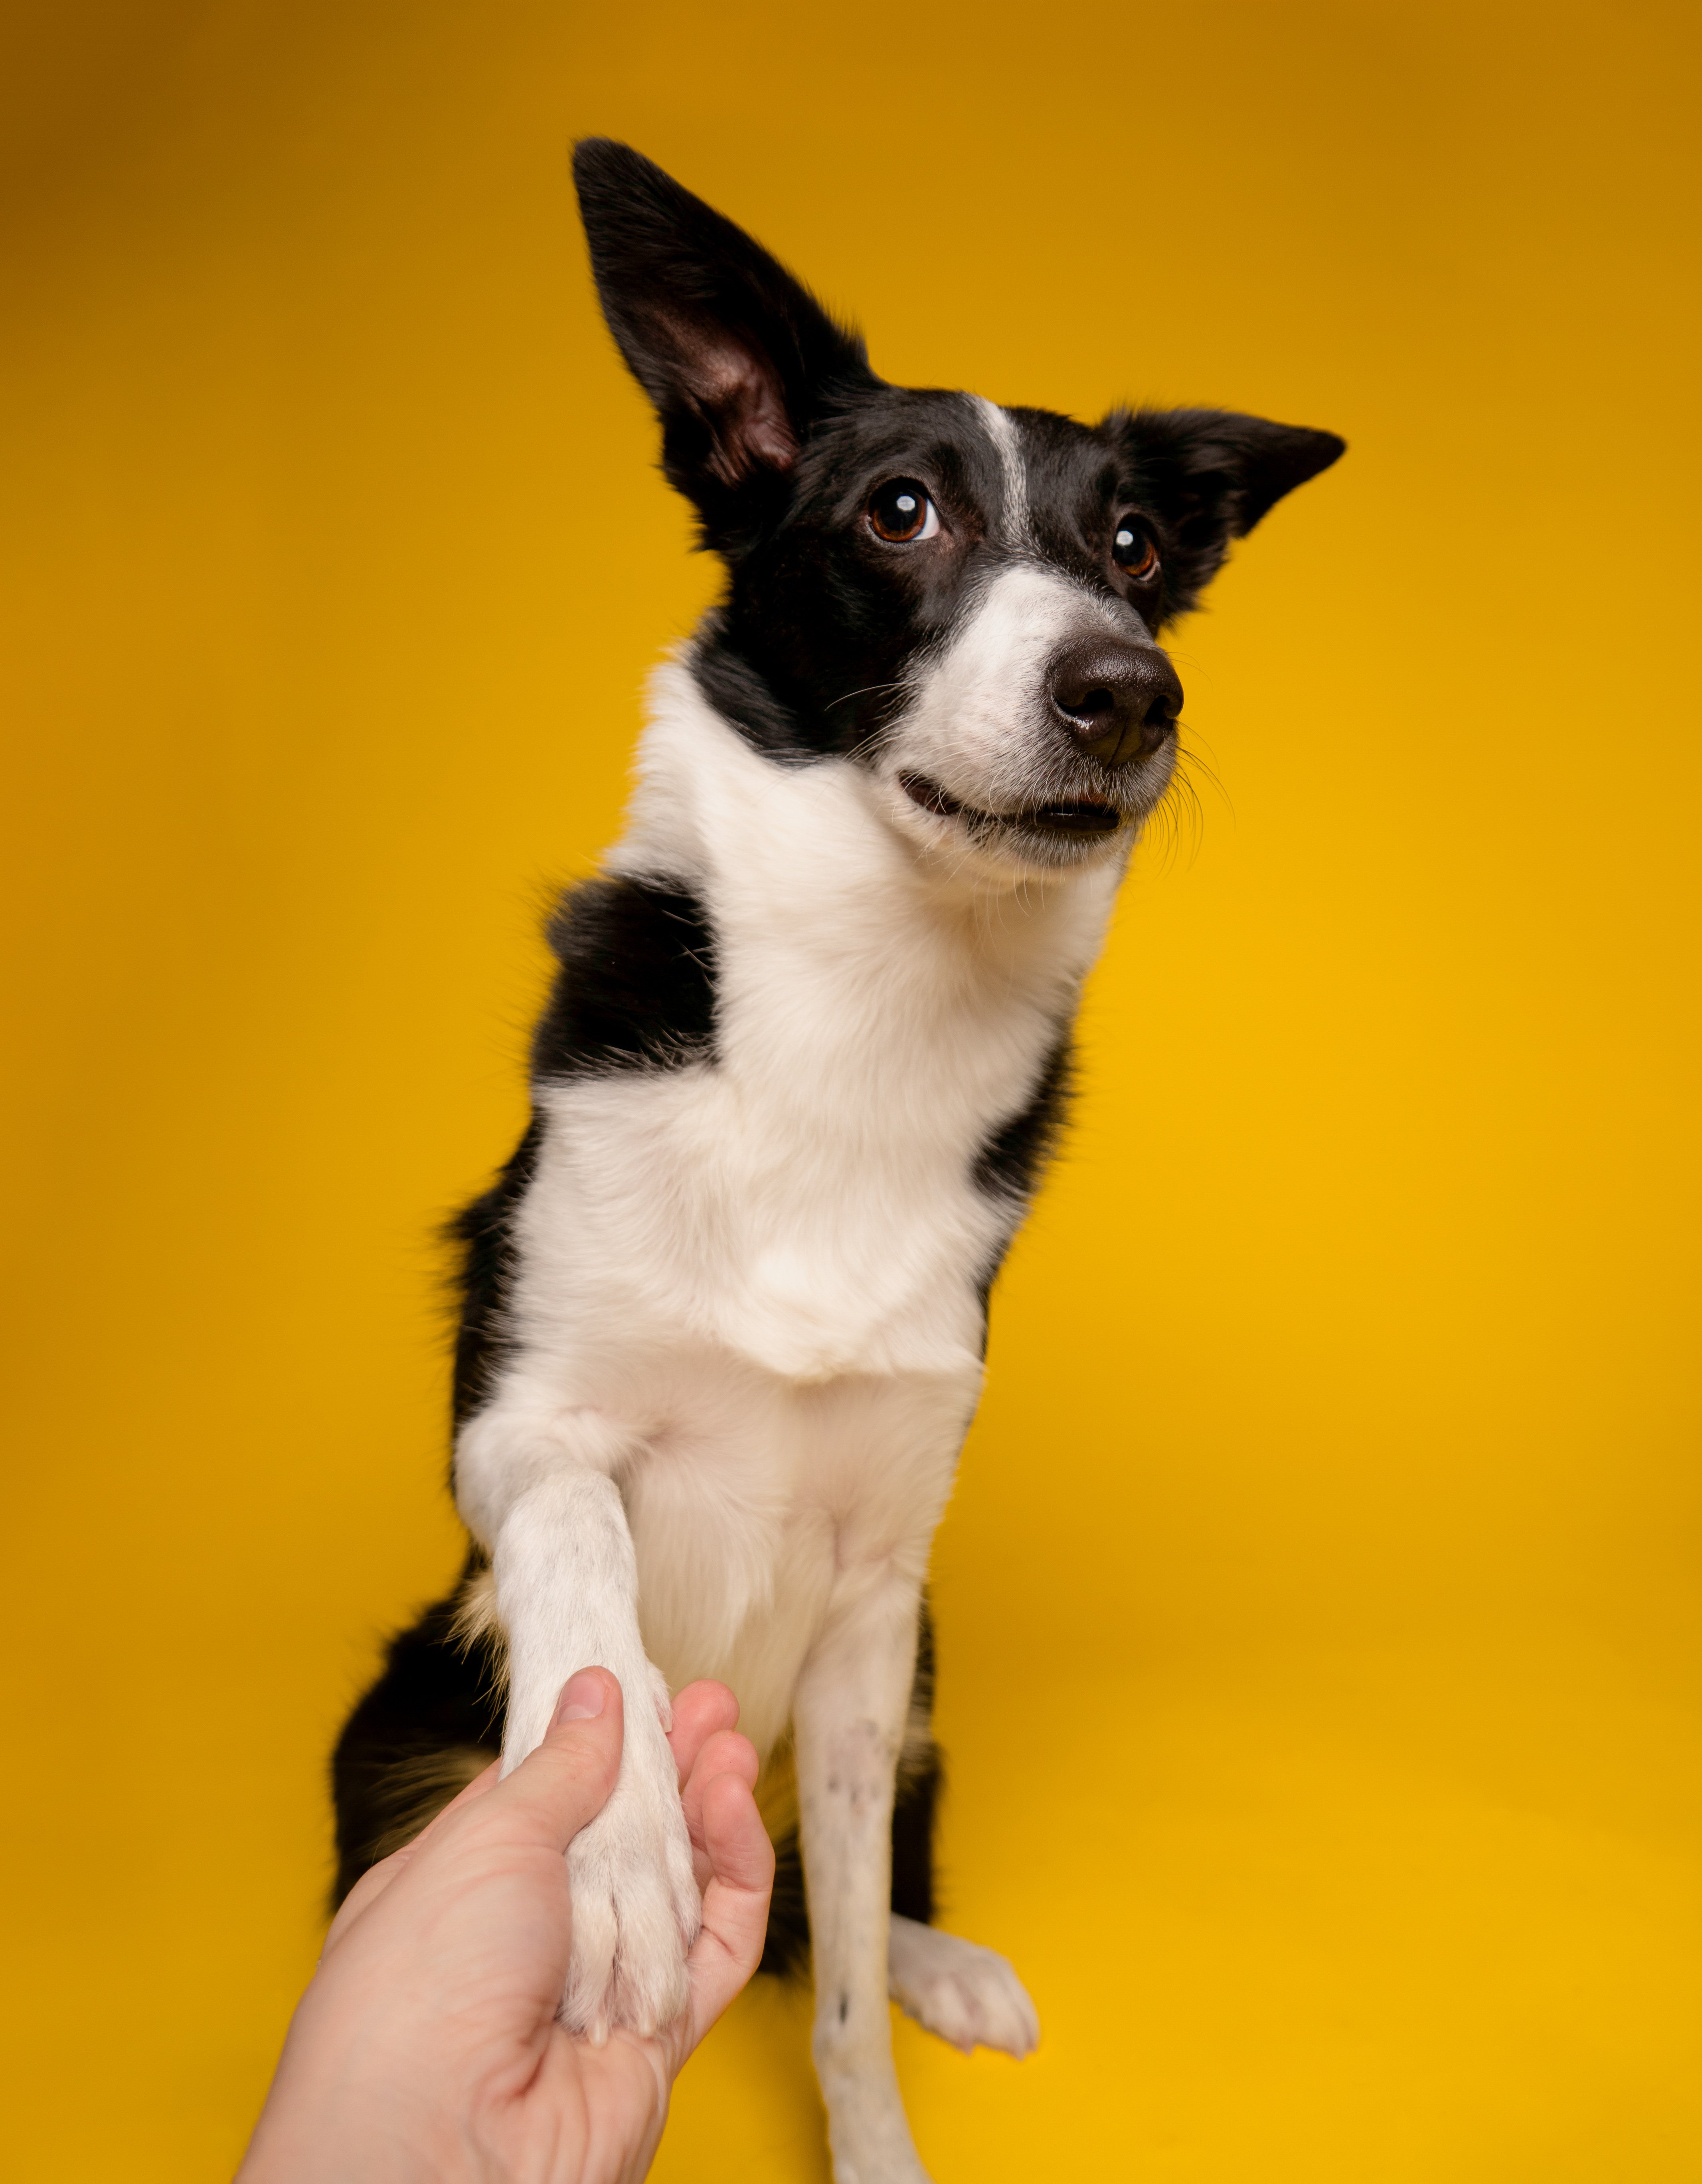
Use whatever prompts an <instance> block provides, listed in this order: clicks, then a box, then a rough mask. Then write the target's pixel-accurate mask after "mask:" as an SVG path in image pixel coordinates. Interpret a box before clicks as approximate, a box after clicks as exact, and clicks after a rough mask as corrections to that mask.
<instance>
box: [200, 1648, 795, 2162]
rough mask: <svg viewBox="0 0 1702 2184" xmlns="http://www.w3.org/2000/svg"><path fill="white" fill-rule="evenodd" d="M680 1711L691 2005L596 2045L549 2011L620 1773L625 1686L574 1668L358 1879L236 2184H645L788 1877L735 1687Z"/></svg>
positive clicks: (708, 1692)
mask: <svg viewBox="0 0 1702 2184" xmlns="http://www.w3.org/2000/svg"><path fill="white" fill-rule="evenodd" d="M673 1711H674V1727H673V1730H672V1731H671V1733H670V1737H669V1742H670V1745H671V1746H672V1747H673V1752H674V1758H675V1762H676V1765H677V1767H678V1769H679V1773H680V1781H681V1802H682V1803H683V1805H684V1808H685V1813H686V1821H687V1827H688V1829H689V1830H690V1834H691V1838H692V1858H693V1863H694V1865H695V1868H696V1871H697V1877H698V1886H700V1887H701V1888H702V1890H703V1892H704V1924H703V1931H702V1932H701V1934H700V1935H699V1936H698V1942H697V1944H696V1946H695V1947H693V1949H692V1953H691V1955H690V1957H689V1958H688V1959H687V1976H688V1979H689V1982H690V2001H689V2003H687V2009H686V2010H685V2012H684V2014H682V2015H681V2017H680V2018H678V2019H676V2021H675V2022H674V2023H673V2024H672V2025H668V2026H666V2027H665V2029H664V2030H663V2031H660V2032H659V2033H658V2034H656V2035H655V2036H653V2037H649V2038H641V2037H640V2036H638V2035H637V2034H636V2033H633V2032H631V2031H626V2030H625V2029H624V2028H617V2029H616V2030H615V2031H614V2032H612V2033H611V2034H610V2036H609V2040H608V2042H607V2044H606V2045H605V2046H603V2047H600V2048H593V2047H591V2046H589V2045H587V2043H586V2042H584V2041H581V2040H578V2039H575V2038H574V2037H572V2036H570V2034H568V2033H567V2032H565V2031H563V2029H562V2028H561V2026H560V2025H559V2024H558V2023H557V2022H556V2009H557V2006H558V2004H559V2002H560V1999H561V1994H562V1986H563V1982H564V1981H565V1978H566V1975H567V1966H568V1956H569V1947H570V1934H571V1915H572V1914H571V1905H570V1895H569V1891H568V1880H567V1864H566V1860H565V1857H564V1853H565V1850H566V1848H567V1846H568V1844H569V1843H570V1841H572V1839H573V1837H574V1836H575V1835H576V1834H577V1832H578V1831H579V1830H580V1829H581V1828H582V1827H583V1826H584V1825H586V1823H587V1821H588V1820H589V1819H592V1817H593V1815H594V1814H596V1813H598V1811H599V1810H600V1809H601V1808H602V1806H603V1803H604V1802H605V1800H606V1799H607V1798H608V1797H609V1793H610V1791H612V1790H613V1789H614V1787H615V1780H616V1777H617V1775H618V1774H619V1772H620V1749H621V1739H622V1730H623V1714H622V1707H621V1693H620V1684H619V1683H618V1682H617V1681H616V1680H615V1677H614V1676H613V1675H611V1674H609V1671H608V1670H607V1669H581V1670H580V1671H579V1673H578V1674H576V1676H573V1677H572V1678H570V1680H569V1682H568V1683H567V1685H566V1686H565V1689H564V1690H563V1691H562V1694H561V1698H560V1701H559V1704H558V1707H557V1709H556V1714H555V1719H554V1720H553V1722H552V1724H551V1725H550V1729H549V1732H548V1735H547V1736H546V1737H545V1738H544V1741H543V1742H542V1744H541V1745H540V1746H539V1747H537V1750H536V1751H535V1752H532V1753H531V1756H530V1757H529V1758H527V1759H526V1760H525V1761H524V1762H522V1763H521V1764H520V1766H519V1767H517V1768H516V1769H514V1773H513V1774H512V1775H509V1778H508V1780H506V1781H503V1782H498V1780H497V1773H498V1770H497V1769H496V1768H495V1767H494V1766H492V1767H491V1768H489V1769H487V1771H486V1772H485V1773H484V1774H483V1775H481V1776H480V1777H479V1779H478V1780H477V1781H476V1782H474V1783H472V1784H470V1786H468V1788H466V1789H465V1790H464V1791H462V1793H461V1795H460V1796H459V1797H457V1798H456V1799H455V1801H454V1802H453V1804H451V1805H449V1806H448V1807H446V1808H445V1809H444V1810H443V1811H442V1813H440V1814H438V1815H437V1819H435V1820H433V1821H432V1822H431V1825H430V1826H429V1827H428V1828H426V1829H425V1831H424V1832H423V1833H422V1834H421V1835H420V1836H418V1837H417V1838H416V1839H415V1841H413V1842H412V1843H410V1844H409V1845H408V1846H407V1847H406V1848H404V1849H403V1850H399V1851H397V1852H396V1853H393V1855H392V1856H391V1857H389V1858H386V1859H385V1860H384V1861H383V1863H382V1864H379V1865H375V1867H374V1868H373V1869H372V1870H371V1871H370V1873H368V1874H367V1875H364V1877H363V1879H362V1880H360V1881H359V1882H358V1883H357V1884H356V1886H355V1887H354V1888H353V1890H352V1891H351V1892H350V1894H349V1897H348V1902H347V1903H345V1904H344V1905H343V1907H342V1910H341V1911H339V1912H338V1914H337V1918H336V1919H335V1920H334V1921H333V1923H332V1925H331V1931H330V1934H329V1935H328V1936H327V1937H326V1940H325V1949H324V1953H322V1955H321V1957H320V1964H319V1969H318V1970H317V1971H316V1972H315V1973H314V1977H313V1980H312V1981H311V1982H310V1984H309V1987H308V1990H307V1992H306V1993H305V1994H304V1995H303V1997H302V2000H301V2002H300V2003H299V2005H298V2008H297V2010H296V2014H295V2017H294V2020H292V2024H291V2026H290V2031H289V2036H288V2038H287V2039H286V2042H285V2043H284V2052H283V2056H282V2059H281V2061H280V2063H279V2065H278V2070H277V2075H276V2076H275V2079H274V2080H273V2082H272V2089H271V2092H270V2094H269V2095H268V2097H267V2100H266V2105H265V2108H264V2111H263V2112H262V2114H261V2117H260V2120H259V2125H258V2126H257V2127H256V2130H255V2132H254V2137H253V2142H252V2144H251V2145H250V2147H249V2148H248V2157H247V2159H246V2160H245V2161H244V2162H243V2165H242V2169H241V2170H240V2171H239V2172H238V2184H308V2181H309V2180H311V2184H356V2180H359V2184H461V2181H462V2180H467V2184H471V2180H472V2179H475V2178H476V2179H478V2180H479V2184H498V2180H500V2184H637V2179H638V2178H640V2177H642V2176H643V2175H644V2173H645V2171H646V2170H648V2167H649V2165H650V2161H651V2159H652V2157H653V2155H654V2153H655V2150H656V2142H657V2141H658V2139H659V2137H661V2132H662V2125H663V2122H664V2120H665V2118H666V2115H667V2109H668V2094H669V2090H670V2087H671V2086H672V2084H673V2081H674V2079H675V2077H676V2075H678V2073H679V2070H680V2068H681V2064H683V2063H684V2062H685V2060H686V2058H687V2056H688V2055H689V2054H690V2053H691V2052H692V2049H693V2048H695V2047H696V2046H697V2044H698V2041H700V2040H701V2039H702V2038H703V2036H704V2033H705V2032H707V2031H709V2027H710V2025H713V2024H714V2023H715V2020H716V2018H717V2017H719V2016H720V2014H721V2012H722V2011H723V2010H724V2009H726V2006H727V2004H728V2003H730V2002H731V2000H732V1998H733V1997H734V1996H735V1995H736V1994H737V1992H738V1991H739V1989H740V1988H741V1987H742V1986H743V1985H744V1983H745V1981H747V1980H748V1978H749V1977H750V1975H751V1974H752V1972H753V1971H754V1970H755V1969H756V1965H757V1962H758V1959H759V1958H760V1956H761V1954H762V1945H763V1938H764V1935H765V1931H766V1927H767V1921H768V1899H769V1891H770V1886H772V1883H773V1879H774V1853H773V1851H772V1849H771V1848H770V1844H769V1840H768V1836H767V1834H766V1832H765V1830H764V1827H763V1825H762V1822H761V1819H759V1816H758V1814H757V1809H756V1804H755V1801H754V1798H753V1797H752V1795H751V1791H752V1788H753V1786H754V1784H755V1781H756V1775H757V1757H756V1753H755V1751H754V1749H753V1747H751V1745H750V1744H749V1743H748V1741H747V1740H746V1739H745V1738H743V1736H738V1735H737V1734H736V1732H735V1730H734V1726H733V1725H734V1724H735V1723H736V1722H737V1719H738V1705H737V1701H736V1700H735V1699H734V1697H733V1695H732V1693H731V1691H728V1690H727V1689H726V1685H722V1684H714V1683H697V1684H692V1685H688V1686H687V1688H686V1689H685V1690H684V1691H681V1693H680V1695H679V1697H677V1698H676V1700H675V1701H674V1709H673Z"/></svg>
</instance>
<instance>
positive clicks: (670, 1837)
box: [456, 1407, 701, 2043]
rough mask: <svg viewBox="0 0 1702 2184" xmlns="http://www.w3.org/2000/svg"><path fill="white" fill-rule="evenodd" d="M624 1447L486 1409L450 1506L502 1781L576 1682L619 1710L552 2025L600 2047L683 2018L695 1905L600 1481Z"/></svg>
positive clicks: (603, 1428)
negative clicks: (588, 1683)
mask: <svg viewBox="0 0 1702 2184" xmlns="http://www.w3.org/2000/svg"><path fill="white" fill-rule="evenodd" d="M626 1448H627V1444H626V1441H625V1440H623V1438H622V1437H621V1436H620V1434H619V1433H618V1430H617V1429H614V1428H613V1427H612V1426H611V1424H610V1422H609V1420H607V1419H606V1418H603V1417H602V1416H601V1415H600V1414H599V1413H597V1412H587V1411H572V1410H568V1411H565V1412H563V1411H558V1412H555V1413H554V1414H553V1416H549V1417H548V1418H542V1419H541V1418H539V1416H538V1415H537V1413H536V1412H530V1413H526V1412H519V1411H518V1410H515V1411H505V1410H504V1409H503V1408H502V1407H493V1408H492V1410H489V1411H487V1412H485V1413H483V1414H482V1415H481V1416H480V1417H479V1418H475V1419H474V1420H473V1421H472V1422H471V1423H470V1424H469V1426H468V1427H467V1429H466V1430H465V1432H464V1434H463V1435H462V1438H461V1441H460V1444H459V1447H458V1449H457V1451H456V1497H457V1500H458V1501H459V1504H460V1506H461V1509H462V1513H463V1514H464V1515H465V1516H466V1517H467V1518H468V1520H469V1522H470V1524H472V1525H473V1528H474V1529H475V1530H476V1532H477V1533H478V1534H479V1535H480V1536H481V1537H482V1538H483V1539H484V1540H485V1541H486V1542H487V1545H488V1546H489V1548H490V1550H491V1562H492V1572H493V1574H494V1576H495V1579H496V1596H497V1599H496V1605H497V1615H498V1621H499V1622H500V1623H501V1624H502V1628H503V1635H504V1636H505V1638H506V1641H507V1650H508V1674H509V1696H508V1713H507V1717H506V1720H505V1723H504V1726H503V1773H504V1774H507V1773H508V1772H509V1770H510V1769H513V1768H514V1767H517V1766H518V1765H519V1764H520V1761H521V1760H522V1759H524V1758H526V1754H527V1753H528V1752H531V1750H532V1749H533V1748H534V1747H535V1746H537V1744H538V1743H540V1742H541V1741H542V1737H543V1735H544V1732H545V1730H547V1729H548V1726H549V1721H550V1716H551V1713H552V1712H553V1708H554V1707H555V1703H556V1699H557V1697H558V1696H559V1692H560V1691H561V1687H562V1685H563V1684H565V1682H566V1680H567V1679H568V1678H569V1677H570V1675H571V1674H573V1672H574V1670H575V1669H583V1668H587V1667H598V1668H605V1669H612V1670H613V1671H614V1673H615V1675H616V1676H617V1677H618V1678H619V1680H620V1689H621V1693H622V1696H623V1697H624V1699H625V1702H626V1744H625V1747H624V1749H623V1751H622V1753H621V1758H620V1777H619V1780H617V1782H616V1784H615V1791H614V1794H613V1795H612V1796H611V1797H610V1798H609V1802H608V1803H607V1804H606V1805H605V1806H604V1807H603V1810H602V1811H601V1812H600V1813H599V1814H598V1816H597V1818H596V1819H594V1820H592V1822H591V1824H590V1825H589V1826H588V1827H586V1828H582V1829H581V1830H580V1832H579V1834H578V1835H577V1836H575V1838H574V1840H573V1841H572V1842H571V1844H570V1846H569V1847H568V1853H567V1866H568V1878H569V1883H570V1888H571V1891H572V1896H573V1947H572V1957H571V1960H570V1965H569V1969H568V1976H567V1985H566V1989H565V1992H564V1994H563V1997H562V2006H561V2017H562V2022H563V2023H564V2024H565V2025H567V2026H568V2028H569V2029H570V2031H576V2032H583V2033H586V2034H587V2035H588V2036H590V2037H591V2039H592V2041H593V2042H599V2043H600V2042H602V2041H603V2039H604V2038H606V2037H607V2036H608V2033H609V2028H610V2026H611V2025H630V2026H631V2027H632V2029H633V2030H634V2031H638V2032H653V2031H656V2030H657V2028H658V2027H659V2026H660V2025H665V2024H667V2023H668V2022H669V2021H670V2019H672V2018H674V2017H675V2016H676V2015H677V2014H679V2012H680V2011H681V2009H683V2008H684V2007H685V2003H686V1999H687V1988H686V1951H687V1949H688V1948H689V1947H691V1944H692V1942H693V1941H694V1940H695V1939H696V1938H697V1932H698V1920H699V1916H700V1911H701V1906H700V1902H699V1898H698V1892H697V1888H696V1886H695V1885H694V1883H693V1880H692V1852H691V1843H690V1840H689V1838H688V1836H687V1832H686V1824H685V1818H684V1815H683V1814H682V1812H681V1808H680V1797H679V1778H678V1775H677V1773H676V1769H675V1766H674V1756H673V1753H672V1752H670V1749H669V1747H668V1741H667V1735H666V1731H667V1729H668V1727H669V1717H668V1693H667V1686H666V1685H665V1682H664V1681H663V1680H662V1678H661V1676H660V1674H659V1672H658V1671H657V1670H656V1669H654V1668H653V1667H652V1666H651V1664H650V1663H649V1661H648V1658H647V1657H646V1655H645V1652H644V1645H643V1641H642V1638H641V1636H640V1635H639V1629H638V1575H637V1565H636V1562H635V1559H634V1556H633V1552H632V1540H631V1534H630V1532H629V1531H628V1529H627V1525H626V1510H625V1507H623V1505H622V1502H621V1499H620V1489H619V1487H618V1485H616V1483H615V1478H614V1477H613V1476H612V1475H611V1474H613V1472H614V1471H615V1468H617V1466H618V1464H619V1463H620V1459H621V1457H622V1456H623V1455H624V1454H625V1453H626Z"/></svg>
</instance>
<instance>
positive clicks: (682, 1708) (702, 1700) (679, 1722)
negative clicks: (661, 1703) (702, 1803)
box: [668, 1676, 739, 1790]
mask: <svg viewBox="0 0 1702 2184" xmlns="http://www.w3.org/2000/svg"><path fill="white" fill-rule="evenodd" d="M673 1711H674V1725H673V1727H672V1728H671V1729H670V1730H669V1731H668V1743H669V1747H670V1750H671V1751H672V1752H673V1754H674V1764H675V1765H676V1767H677V1768H678V1769H679V1770H680V1787H681V1789H682V1790H683V1789H684V1788H685V1786H686V1783H687V1779H688V1778H689V1776H690V1775H691V1772H692V1768H693V1767H694V1766H695V1765H696V1764H697V1759H698V1753H699V1752H701V1751H702V1750H703V1748H704V1743H705V1741H706V1740H707V1739H708V1738H709V1737H711V1736H714V1735H715V1732H716V1730H721V1729H733V1728H736V1727H737V1724H738V1718H739V1702H738V1701H737V1699H736V1698H735V1697H733V1695H732V1693H731V1691H729V1690H728V1689H727V1687H726V1685H725V1684H718V1683H716V1682H715V1680H714V1679H713V1678H712V1677H709V1676H700V1677H699V1678H698V1681H697V1682H696V1683H694V1684H687V1685H686V1688H685V1689H684V1691H679V1692H677V1693H676V1695H675V1698H674V1702H673Z"/></svg>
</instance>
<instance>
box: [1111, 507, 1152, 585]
mask: <svg viewBox="0 0 1702 2184" xmlns="http://www.w3.org/2000/svg"><path fill="white" fill-rule="evenodd" d="M1111 559H1112V560H1114V561H1115V563H1116V565H1117V566H1118V567H1119V568H1120V569H1121V571H1122V572H1123V574H1124V575H1125V576H1126V577H1133V578H1134V580H1135V582H1137V584H1149V583H1151V582H1152V580H1153V578H1154V577H1155V576H1157V574H1158V572H1159V549H1158V548H1157V547H1156V546H1154V543H1153V542H1152V540H1151V538H1149V536H1148V535H1147V532H1145V530H1144V529H1143V527H1142V526H1141V524H1140V522H1139V521H1138V520H1137V518H1136V517H1134V516H1132V515H1126V516H1124V517H1122V518H1121V521H1119V523H1118V525H1117V527H1116V530H1115V532H1114V533H1113V534H1112V538H1111Z"/></svg>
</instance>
